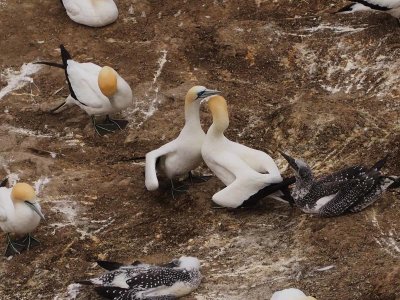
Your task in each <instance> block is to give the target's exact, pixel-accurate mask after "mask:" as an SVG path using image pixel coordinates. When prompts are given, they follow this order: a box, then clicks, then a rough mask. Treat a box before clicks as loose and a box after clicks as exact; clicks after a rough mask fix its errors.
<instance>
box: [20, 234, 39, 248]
mask: <svg viewBox="0 0 400 300" xmlns="http://www.w3.org/2000/svg"><path fill="white" fill-rule="evenodd" d="M22 242H23V244H24V246H25V249H26V250H29V249H30V248H32V247H36V246H39V245H40V241H39V240H37V239H35V238H34V237H33V236H31V235H30V234H28V235H27V236H26V237H25V238H24V239H23V240H22Z"/></svg>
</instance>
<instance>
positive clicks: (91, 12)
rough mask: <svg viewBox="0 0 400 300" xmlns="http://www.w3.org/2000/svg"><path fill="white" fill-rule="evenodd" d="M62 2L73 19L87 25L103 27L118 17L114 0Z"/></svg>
mask: <svg viewBox="0 0 400 300" xmlns="http://www.w3.org/2000/svg"><path fill="white" fill-rule="evenodd" d="M61 3H62V4H63V6H64V8H65V10H66V11H67V14H68V16H69V17H70V18H71V19H72V20H73V21H75V22H76V23H79V24H83V25H86V26H91V27H102V26H106V25H108V24H111V23H113V22H115V20H117V18H118V8H117V5H116V4H115V2H114V0H61Z"/></svg>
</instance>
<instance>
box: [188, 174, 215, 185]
mask: <svg viewBox="0 0 400 300" xmlns="http://www.w3.org/2000/svg"><path fill="white" fill-rule="evenodd" d="M188 177H189V179H190V182H191V184H194V183H201V182H207V181H208V180H210V179H211V178H212V177H213V176H212V175H202V176H196V175H193V173H192V172H189V175H188Z"/></svg>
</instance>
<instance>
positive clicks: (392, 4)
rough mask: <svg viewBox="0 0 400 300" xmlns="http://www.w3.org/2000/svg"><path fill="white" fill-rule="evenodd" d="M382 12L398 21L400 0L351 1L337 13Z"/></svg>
mask: <svg viewBox="0 0 400 300" xmlns="http://www.w3.org/2000/svg"><path fill="white" fill-rule="evenodd" d="M370 10H376V11H383V12H385V13H388V14H390V15H392V16H393V17H395V18H397V20H399V18H400V0H352V3H351V4H349V5H347V6H345V7H343V8H342V9H340V10H339V11H338V13H353V12H357V11H370Z"/></svg>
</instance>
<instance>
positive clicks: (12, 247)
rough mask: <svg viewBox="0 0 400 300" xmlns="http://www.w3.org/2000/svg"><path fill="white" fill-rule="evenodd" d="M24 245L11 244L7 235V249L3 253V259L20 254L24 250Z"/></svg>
mask: <svg viewBox="0 0 400 300" xmlns="http://www.w3.org/2000/svg"><path fill="white" fill-rule="evenodd" d="M24 248H25V246H24V244H20V243H19V242H13V241H12V240H11V238H10V235H9V234H7V248H6V251H5V252H4V256H5V257H9V256H13V255H15V254H21V251H22V250H24Z"/></svg>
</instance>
